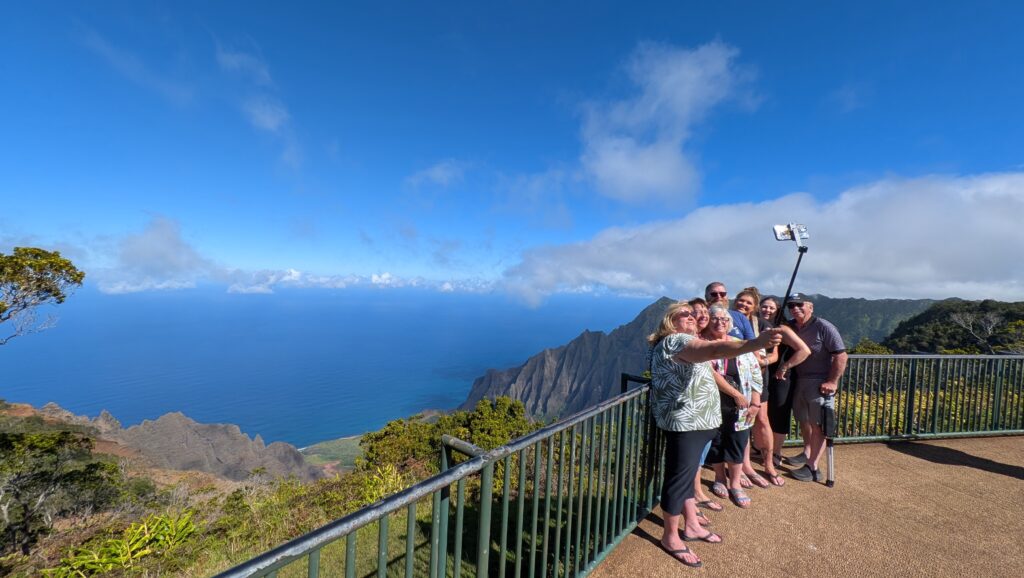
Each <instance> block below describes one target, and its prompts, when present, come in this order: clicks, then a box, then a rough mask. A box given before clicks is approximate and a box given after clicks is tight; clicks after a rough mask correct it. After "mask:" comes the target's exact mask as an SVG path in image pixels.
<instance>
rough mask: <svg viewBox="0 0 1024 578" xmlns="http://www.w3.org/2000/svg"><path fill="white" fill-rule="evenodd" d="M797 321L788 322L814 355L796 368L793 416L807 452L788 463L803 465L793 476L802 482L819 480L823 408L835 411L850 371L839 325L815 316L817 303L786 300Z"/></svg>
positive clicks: (799, 297)
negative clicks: (845, 375)
mask: <svg viewBox="0 0 1024 578" xmlns="http://www.w3.org/2000/svg"><path fill="white" fill-rule="evenodd" d="M786 308H787V309H789V314H790V315H792V317H793V320H792V321H789V322H787V323H788V324H789V326H790V327H792V328H793V331H795V332H796V334H797V335H798V336H799V337H800V339H802V340H803V341H804V343H806V344H807V346H808V347H810V348H811V355H810V357H808V358H807V359H806V360H805V361H804V362H803V363H801V364H800V365H798V366H797V367H796V368H794V369H793V372H794V383H795V389H794V392H793V416H794V417H795V418H796V419H797V421H799V422H800V431H801V432H802V434H803V438H804V453H803V454H800V455H797V456H795V457H793V458H788V460H787V462H788V463H789V464H790V465H792V466H801V467H800V468H799V469H797V470H794V471H792V472H790V473H791V475H792V476H793V477H794V478H796V479H798V480H800V481H805V482H808V481H811V480H813V481H818V476H819V474H818V458H819V457H820V456H821V454H822V452H823V451H824V449H825V431H824V429H823V427H822V426H823V425H824V424H823V423H822V422H823V413H824V412H823V409H827V410H831V411H833V412H834V411H835V394H836V390H837V389H838V388H839V379H840V378H841V377H842V376H843V372H844V371H846V345H845V344H844V343H843V338H842V336H841V335H839V330H838V329H836V326H835V325H832V324H831V323H829V322H828V321H826V320H824V319H822V318H820V317H817V316H815V315H814V303H812V302H811V300H810V298H809V297H808V296H807V295H804V294H803V293H795V294H793V295H792V296H790V298H789V299H788V300H787V301H786Z"/></svg>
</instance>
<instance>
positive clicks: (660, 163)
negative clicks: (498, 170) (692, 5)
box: [580, 42, 749, 202]
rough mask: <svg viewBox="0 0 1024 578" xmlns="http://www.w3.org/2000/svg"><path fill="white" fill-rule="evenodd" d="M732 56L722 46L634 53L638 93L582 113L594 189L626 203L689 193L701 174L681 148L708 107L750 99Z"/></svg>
mask: <svg viewBox="0 0 1024 578" xmlns="http://www.w3.org/2000/svg"><path fill="white" fill-rule="evenodd" d="M738 54H739V51H738V50H736V49H735V48H733V47H731V46H729V45H727V44H724V43H721V42H711V43H709V44H705V45H703V46H700V47H698V48H696V49H693V50H686V49H681V48H676V47H672V46H667V45H660V44H643V45H641V46H640V47H639V48H637V50H636V51H635V52H634V53H633V55H632V57H631V58H630V60H629V63H628V66H627V73H628V75H629V79H630V81H631V82H632V83H633V85H634V86H635V88H636V89H637V90H638V94H636V95H635V96H633V97H632V98H628V99H624V100H619V101H611V102H603V103H590V104H588V105H587V106H586V107H585V108H584V123H583V128H582V140H583V147H584V150H583V153H582V155H581V157H580V163H581V166H582V168H583V171H584V173H585V174H586V176H587V177H588V178H589V180H590V181H591V182H592V183H593V184H594V186H595V187H596V188H597V190H598V192H600V193H601V194H603V195H605V196H608V197H610V198H613V199H618V200H620V201H627V202H643V201H647V200H678V199H686V198H688V197H689V196H691V195H692V194H693V193H695V192H696V191H697V189H698V188H699V186H700V175H699V172H698V171H697V169H696V168H695V166H694V162H693V160H692V158H691V156H690V154H689V153H687V152H686V151H685V150H684V148H685V145H686V143H687V141H688V140H689V139H690V137H691V134H692V131H693V128H694V125H696V124H697V123H698V122H700V121H701V120H703V119H704V118H705V117H706V116H707V115H708V113H709V111H710V110H711V109H712V108H713V107H715V106H716V105H718V104H720V103H722V102H723V101H725V100H727V99H730V98H739V99H744V98H748V97H746V96H745V95H743V94H742V90H743V86H744V84H745V82H746V80H747V77H748V76H749V75H748V74H747V73H745V72H744V71H743V70H741V69H740V68H739V67H738V65H737V64H736V57H737V56H738ZM748 101H749V98H748Z"/></svg>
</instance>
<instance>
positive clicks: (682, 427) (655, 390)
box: [651, 333, 722, 431]
mask: <svg viewBox="0 0 1024 578" xmlns="http://www.w3.org/2000/svg"><path fill="white" fill-rule="evenodd" d="M693 339H696V337H694V336H692V335H687V334H685V333H673V334H672V335H669V336H667V337H665V338H664V339H662V340H661V341H659V342H658V344H657V345H655V346H654V352H653V355H652V356H651V409H652V412H653V413H654V421H655V422H656V423H657V424H658V427H660V428H661V429H663V430H667V431H698V430H709V429H717V428H718V426H720V425H722V408H721V402H720V399H719V397H718V386H717V385H715V378H714V375H712V373H711V372H712V371H714V370H713V369H712V368H711V363H709V362H707V361H705V362H702V363H688V362H685V361H683V362H678V361H676V360H675V359H674V357H675V355H676V354H677V353H679V352H680V351H682V350H683V348H685V347H686V344H688V343H689V342H690V341H692V340H693Z"/></svg>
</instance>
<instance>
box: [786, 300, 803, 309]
mask: <svg viewBox="0 0 1024 578" xmlns="http://www.w3.org/2000/svg"><path fill="white" fill-rule="evenodd" d="M803 306H804V304H803V302H799V303H798V302H795V301H794V302H793V303H786V307H789V308H790V309H800V308H801V307H803Z"/></svg>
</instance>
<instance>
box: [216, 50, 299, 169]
mask: <svg viewBox="0 0 1024 578" xmlns="http://www.w3.org/2000/svg"><path fill="white" fill-rule="evenodd" d="M216 58H217V64H218V65H220V68H221V70H224V71H225V72H227V73H230V74H232V75H234V76H236V77H241V78H242V79H243V80H242V81H241V83H240V84H241V86H240V92H241V95H240V97H239V101H240V102H239V108H240V110H241V111H242V115H243V116H244V117H245V119H246V120H247V121H248V122H249V124H251V125H252V126H253V128H255V129H257V130H260V131H263V132H266V133H269V134H271V135H273V136H274V137H275V138H276V139H277V141H278V143H279V144H280V146H281V153H280V156H279V159H280V161H281V163H282V164H284V165H285V166H287V167H289V168H291V169H296V170H297V169H299V168H300V167H301V166H302V162H303V155H302V147H301V146H300V144H299V140H298V138H297V137H296V136H295V131H294V130H293V129H292V115H291V112H290V111H289V109H288V106H287V105H286V104H285V102H284V101H283V100H282V99H281V98H280V97H279V96H278V95H277V90H276V87H275V86H274V82H273V79H272V78H271V76H270V67H269V66H267V64H266V62H264V61H263V59H262V58H260V57H259V56H256V55H254V54H250V53H247V52H243V51H241V50H235V49H232V48H226V47H224V46H221V45H220V44H217V51H216Z"/></svg>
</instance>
